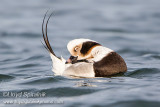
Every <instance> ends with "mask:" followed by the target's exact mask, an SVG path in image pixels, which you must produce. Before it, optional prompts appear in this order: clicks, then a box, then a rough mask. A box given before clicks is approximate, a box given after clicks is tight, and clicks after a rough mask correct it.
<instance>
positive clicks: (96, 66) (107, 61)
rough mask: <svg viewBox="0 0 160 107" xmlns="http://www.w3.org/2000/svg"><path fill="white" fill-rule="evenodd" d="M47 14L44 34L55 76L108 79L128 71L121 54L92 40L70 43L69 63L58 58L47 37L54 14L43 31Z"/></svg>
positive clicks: (79, 40)
mask: <svg viewBox="0 0 160 107" xmlns="http://www.w3.org/2000/svg"><path fill="white" fill-rule="evenodd" d="M46 14H47V13H46ZM46 14H45V16H44V19H43V23H42V34H43V39H44V42H45V45H44V46H45V48H46V49H47V50H48V51H49V53H50V56H51V59H52V62H53V68H52V70H53V72H54V73H55V75H69V76H79V77H106V76H111V75H114V74H118V73H121V72H126V71H127V65H126V63H125V61H124V60H123V58H122V57H121V56H120V55H119V54H117V53H116V52H114V51H113V50H111V49H109V48H106V47H104V46H102V45H101V44H100V43H98V42H96V41H93V40H90V39H74V40H72V41H70V42H69V43H68V45H67V48H68V51H69V52H70V54H71V57H70V58H69V59H68V60H67V61H66V60H65V59H64V58H63V57H61V58H59V57H57V56H56V54H55V53H54V51H53V50H52V48H51V45H50V43H49V40H48V36H47V24H48V21H49V19H50V17H51V15H52V14H51V15H50V16H49V18H48V19H47V22H46V28H45V33H44V30H43V26H44V20H45V17H46Z"/></svg>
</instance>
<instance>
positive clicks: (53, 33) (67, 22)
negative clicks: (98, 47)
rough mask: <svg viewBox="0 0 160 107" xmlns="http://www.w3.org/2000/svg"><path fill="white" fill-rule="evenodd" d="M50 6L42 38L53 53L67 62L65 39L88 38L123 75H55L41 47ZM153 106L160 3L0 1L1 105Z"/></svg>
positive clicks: (158, 75)
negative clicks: (121, 62)
mask: <svg viewBox="0 0 160 107" xmlns="http://www.w3.org/2000/svg"><path fill="white" fill-rule="evenodd" d="M49 8H50V11H49V13H50V12H52V11H54V15H53V17H52V18H51V19H50V22H49V25H48V36H49V39H50V42H51V45H52V47H53V49H54V51H55V53H56V54H57V55H59V56H60V55H62V56H64V57H65V58H68V57H69V52H68V51H67V49H66V45H67V43H68V41H70V40H72V39H75V38H89V39H93V40H96V41H98V42H99V43H101V44H103V45H104V46H106V47H109V48H111V49H113V50H115V51H116V52H118V53H119V54H120V55H121V56H122V57H123V58H124V59H125V61H126V63H127V66H128V72H127V73H125V74H124V75H120V76H117V77H111V78H71V77H63V76H54V73H53V72H52V70H51V65H52V62H51V60H50V57H49V54H48V52H47V51H46V50H45V48H44V47H43V45H42V44H41V40H42V41H43V39H42V34H41V23H42V19H43V16H44V14H45V12H46V11H47V10H48V9H49ZM27 93H28V94H27ZM26 94H27V95H28V97H29V98H26V97H27V96H26ZM29 94H30V96H29ZM31 94H37V95H40V94H41V95H43V96H41V97H40V96H37V97H36V96H31ZM22 95H23V96H22ZM7 101H10V102H11V103H14V104H5V102H7ZM36 101H37V103H36ZM38 101H39V102H41V103H43V102H46V103H47V102H49V101H50V102H51V103H52V102H53V101H55V103H58V102H59V103H61V104H53V103H52V104H41V105H40V104H38ZM56 101H57V102H56ZM34 102H35V103H34ZM18 103H22V104H18ZM25 103H26V104H25ZM27 103H28V104H27ZM29 103H32V104H29ZM33 103H34V104H33ZM159 105H160V1H159V0H0V106H2V107H3V106H11V107H17V106H23V107H30V106H37V107H39V106H43V107H51V106H62V107H67V106H68V107H85V106H86V107H91V106H92V107H100V106H102V107H106V106H108V107H142V106H143V107H154V106H155V107H158V106H159Z"/></svg>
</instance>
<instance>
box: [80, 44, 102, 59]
mask: <svg viewBox="0 0 160 107" xmlns="http://www.w3.org/2000/svg"><path fill="white" fill-rule="evenodd" d="M95 46H100V44H99V43H96V42H92V41H87V42H84V43H83V45H82V48H81V50H80V52H81V54H83V55H84V56H85V55H86V54H87V53H88V52H89V51H90V50H91V49H92V48H93V47H95Z"/></svg>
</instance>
